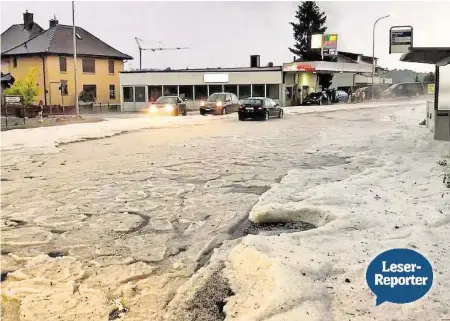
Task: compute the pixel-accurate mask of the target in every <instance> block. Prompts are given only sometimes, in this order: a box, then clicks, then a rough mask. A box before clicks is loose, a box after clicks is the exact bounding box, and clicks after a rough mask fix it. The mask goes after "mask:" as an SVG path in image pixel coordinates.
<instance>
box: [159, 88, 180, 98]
mask: <svg viewBox="0 0 450 321" xmlns="http://www.w3.org/2000/svg"><path fill="white" fill-rule="evenodd" d="M176 95H178V91H177V86H164V95H163V96H176Z"/></svg>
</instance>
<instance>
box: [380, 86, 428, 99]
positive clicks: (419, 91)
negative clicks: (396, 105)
mask: <svg viewBox="0 0 450 321" xmlns="http://www.w3.org/2000/svg"><path fill="white" fill-rule="evenodd" d="M424 93H425V88H424V86H423V84H422V83H420V82H404V83H398V84H394V85H392V86H390V87H389V88H388V89H386V90H385V91H384V96H385V97H387V98H395V97H412V96H419V95H423V94H424Z"/></svg>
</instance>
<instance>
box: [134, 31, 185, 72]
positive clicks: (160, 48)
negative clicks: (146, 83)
mask: <svg viewBox="0 0 450 321" xmlns="http://www.w3.org/2000/svg"><path fill="white" fill-rule="evenodd" d="M134 39H135V40H136V43H137V45H138V48H139V70H142V51H152V52H155V51H165V50H183V49H191V47H172V48H167V47H163V46H164V43H163V42H161V41H157V42H158V43H159V44H160V45H163V46H161V47H154V48H148V47H144V46H143V45H142V43H143V42H144V41H143V40H142V39H140V38H138V37H135V38H134Z"/></svg>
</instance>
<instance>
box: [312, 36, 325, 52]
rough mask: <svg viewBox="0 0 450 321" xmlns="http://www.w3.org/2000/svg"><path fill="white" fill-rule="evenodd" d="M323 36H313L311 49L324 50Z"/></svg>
mask: <svg viewBox="0 0 450 321" xmlns="http://www.w3.org/2000/svg"><path fill="white" fill-rule="evenodd" d="M322 38H323V35H322V34H317V35H311V49H320V48H322Z"/></svg>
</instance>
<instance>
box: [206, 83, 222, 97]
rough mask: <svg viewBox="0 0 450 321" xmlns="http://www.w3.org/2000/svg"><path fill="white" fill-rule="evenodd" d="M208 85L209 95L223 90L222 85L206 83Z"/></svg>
mask: <svg viewBox="0 0 450 321" xmlns="http://www.w3.org/2000/svg"><path fill="white" fill-rule="evenodd" d="M208 86H209V95H210V96H211V95H212V94H216V93H221V92H223V90H222V85H208Z"/></svg>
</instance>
